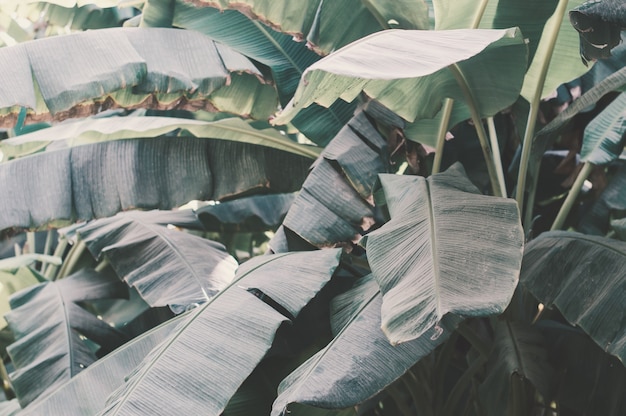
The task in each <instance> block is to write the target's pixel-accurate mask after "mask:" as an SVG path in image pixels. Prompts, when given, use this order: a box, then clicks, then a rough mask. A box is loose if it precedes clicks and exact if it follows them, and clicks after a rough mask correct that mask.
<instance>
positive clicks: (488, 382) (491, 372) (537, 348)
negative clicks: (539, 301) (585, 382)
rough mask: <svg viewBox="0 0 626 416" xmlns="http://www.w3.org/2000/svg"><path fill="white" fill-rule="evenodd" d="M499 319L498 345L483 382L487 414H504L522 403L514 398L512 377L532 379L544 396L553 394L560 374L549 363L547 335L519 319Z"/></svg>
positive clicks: (496, 339) (496, 335) (496, 338)
mask: <svg viewBox="0 0 626 416" xmlns="http://www.w3.org/2000/svg"><path fill="white" fill-rule="evenodd" d="M496 322H497V324H496V326H495V335H494V337H495V340H494V348H493V350H492V351H491V354H490V357H489V360H490V362H489V363H488V370H487V375H486V377H485V380H484V382H483V383H482V384H481V385H480V397H481V402H482V404H483V406H484V408H485V411H486V413H485V414H487V415H493V416H498V415H501V414H502V413H503V412H504V411H505V409H508V410H509V411H510V412H513V411H514V409H515V406H519V403H515V401H514V400H512V396H511V389H512V388H515V387H512V384H514V382H513V381H512V378H514V377H519V378H523V379H526V380H529V381H530V382H531V383H532V384H533V385H534V386H535V387H536V388H537V390H538V391H539V392H540V393H541V394H542V396H543V397H544V398H549V397H550V396H549V394H551V393H552V391H551V390H552V385H551V384H552V383H553V381H554V377H555V375H556V374H555V372H554V369H553V368H552V367H551V366H550V364H549V363H548V350H547V347H546V345H545V341H544V338H543V336H542V334H541V332H539V330H538V329H537V328H536V327H531V326H530V325H528V324H524V323H522V322H515V321H504V320H502V321H496Z"/></svg>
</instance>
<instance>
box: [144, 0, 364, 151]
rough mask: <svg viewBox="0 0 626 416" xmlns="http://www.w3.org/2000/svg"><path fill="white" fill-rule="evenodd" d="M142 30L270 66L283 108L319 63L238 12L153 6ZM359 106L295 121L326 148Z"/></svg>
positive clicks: (165, 1) (159, 0) (318, 111)
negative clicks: (193, 38)
mask: <svg viewBox="0 0 626 416" xmlns="http://www.w3.org/2000/svg"><path fill="white" fill-rule="evenodd" d="M142 26H151V27H156V26H165V27H171V26H175V27H181V28H185V29H189V30H195V31H197V32H200V33H203V34H204V35H206V36H208V37H210V38H211V39H215V40H216V41H218V42H221V43H223V44H225V45H228V46H230V47H231V48H233V49H234V50H236V51H238V52H240V53H242V54H244V55H246V56H248V57H250V58H251V59H254V60H255V61H258V62H260V63H262V64H263V65H266V66H267V67H268V68H269V69H270V70H271V74H272V78H273V79H274V82H275V83H276V87H277V89H278V95H279V98H280V102H281V104H282V105H285V104H287V103H288V102H289V100H290V99H291V97H292V96H293V93H294V92H295V90H296V87H297V86H298V81H299V80H300V77H301V75H302V73H303V72H304V70H305V69H306V68H307V67H308V66H309V65H311V64H312V63H314V62H316V61H317V60H319V58H320V57H319V56H318V55H317V54H315V53H314V52H312V51H310V50H309V49H308V48H307V47H306V46H305V44H304V43H302V42H294V41H293V39H292V37H291V36H289V35H286V34H283V33H280V32H276V31H274V30H271V29H269V28H267V27H266V26H264V25H262V24H260V23H258V22H255V21H252V20H250V19H248V18H247V17H246V16H244V15H243V14H241V13H240V12H238V11H237V10H224V11H220V10H218V9H214V8H212V7H200V8H198V7H194V6H193V5H191V4H188V3H185V2H183V1H182V0H148V1H147V2H146V5H145V7H144V10H143V14H142ZM354 107H355V106H354V105H348V104H346V103H336V104H335V105H333V106H331V107H330V108H329V109H325V108H323V107H319V106H316V105H313V106H311V107H310V108H309V109H307V111H304V112H303V113H302V114H300V115H299V116H298V117H296V118H295V119H294V120H293V125H294V126H296V127H297V128H298V129H299V130H300V131H301V132H302V133H303V134H305V135H306V136H307V137H308V138H309V139H311V140H313V141H314V142H315V143H317V144H319V145H322V146H323V145H325V144H326V143H328V141H329V140H330V139H331V138H332V137H333V136H334V135H335V134H337V132H338V131H339V130H340V129H341V128H342V127H343V126H344V124H345V123H346V122H347V121H348V120H349V119H350V117H351V116H352V113H353V111H354Z"/></svg>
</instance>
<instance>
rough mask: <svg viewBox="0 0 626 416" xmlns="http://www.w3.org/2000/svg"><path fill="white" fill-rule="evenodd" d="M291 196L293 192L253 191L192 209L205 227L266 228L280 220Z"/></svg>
mask: <svg viewBox="0 0 626 416" xmlns="http://www.w3.org/2000/svg"><path fill="white" fill-rule="evenodd" d="M295 198H296V194H295V193H291V194H278V195H256V196H250V197H244V198H238V199H235V200H233V201H226V202H223V203H221V204H215V205H207V206H205V207H202V208H199V209H198V210H197V211H196V213H197V215H198V219H199V220H200V221H202V224H203V225H204V228H205V229H206V230H207V231H229V232H235V231H236V232H241V231H245V232H255V231H256V232H259V231H266V230H270V229H275V228H277V227H278V226H279V225H280V224H281V223H282V220H283V219H284V218H285V215H287V211H288V210H289V207H291V204H293V201H294V200H295Z"/></svg>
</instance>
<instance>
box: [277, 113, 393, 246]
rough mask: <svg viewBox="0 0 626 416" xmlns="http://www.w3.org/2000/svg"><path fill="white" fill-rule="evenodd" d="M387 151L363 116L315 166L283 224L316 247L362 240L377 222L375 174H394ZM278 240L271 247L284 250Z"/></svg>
mask: <svg viewBox="0 0 626 416" xmlns="http://www.w3.org/2000/svg"><path fill="white" fill-rule="evenodd" d="M386 152H387V143H386V142H385V140H384V139H383V138H382V137H381V136H380V133H378V131H377V130H376V128H375V127H374V125H373V124H372V123H371V122H370V121H369V119H368V118H367V116H366V114H365V113H363V112H358V113H357V114H356V115H355V116H354V117H353V118H352V119H351V120H350V122H349V123H348V124H347V125H346V126H345V127H344V128H343V129H342V130H341V131H340V132H339V134H337V136H336V137H335V138H334V139H333V140H332V141H331V142H330V144H329V145H328V146H327V147H326V149H324V151H323V152H322V155H321V157H320V158H319V159H318V160H317V161H316V162H315V164H314V166H313V169H312V171H311V173H310V174H309V176H308V177H307V179H306V180H305V182H304V184H303V185H302V190H301V191H300V194H299V195H298V196H297V197H296V200H295V201H294V203H293V205H292V207H291V209H290V210H289V212H288V213H287V216H286V217H285V221H284V222H283V226H284V227H286V228H288V229H290V230H291V231H293V232H295V233H296V234H297V235H299V236H300V237H301V238H303V239H304V240H305V241H307V242H308V243H309V244H311V245H313V246H317V247H324V246H332V245H334V244H337V243H340V242H346V241H353V240H355V239H357V238H358V237H357V236H358V235H359V234H361V233H363V232H364V231H365V230H367V229H369V228H370V227H371V226H372V225H373V223H374V222H375V221H374V213H373V208H372V206H371V204H370V203H369V202H367V200H368V199H371V195H372V189H373V187H374V183H375V182H376V174H377V173H381V172H388V171H389V170H390V168H389V166H388V164H389V162H388V161H387V159H388V156H386ZM273 241H274V242H273V243H272V242H270V245H271V246H272V248H273V249H274V250H275V251H276V252H279V251H283V248H281V247H282V246H283V244H279V243H278V241H275V240H273Z"/></svg>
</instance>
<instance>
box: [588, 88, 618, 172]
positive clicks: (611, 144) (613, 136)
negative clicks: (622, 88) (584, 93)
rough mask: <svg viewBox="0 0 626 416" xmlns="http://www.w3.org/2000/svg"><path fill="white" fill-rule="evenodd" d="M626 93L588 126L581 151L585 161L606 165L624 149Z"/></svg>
mask: <svg viewBox="0 0 626 416" xmlns="http://www.w3.org/2000/svg"><path fill="white" fill-rule="evenodd" d="M625 132H626V94H624V93H622V94H620V95H619V96H618V97H617V98H616V99H615V100H614V101H613V102H611V104H609V105H608V107H606V108H605V109H604V110H603V111H602V112H601V113H600V114H599V115H598V116H596V117H595V118H594V119H593V120H591V122H590V123H589V124H587V127H585V135H584V137H583V145H582V149H581V151H580V156H581V160H582V161H583V162H589V163H593V164H594V165H606V164H608V163H609V162H612V161H613V160H615V159H617V158H618V157H619V155H620V154H621V153H622V151H623V150H624V133H625Z"/></svg>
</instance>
